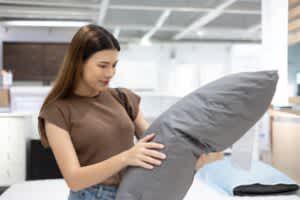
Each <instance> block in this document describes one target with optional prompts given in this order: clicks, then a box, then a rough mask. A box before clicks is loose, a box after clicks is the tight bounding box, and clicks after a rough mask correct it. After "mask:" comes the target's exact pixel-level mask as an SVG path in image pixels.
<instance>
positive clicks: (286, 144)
mask: <svg viewBox="0 0 300 200" xmlns="http://www.w3.org/2000/svg"><path fill="white" fill-rule="evenodd" d="M299 130H300V123H297V122H288V121H273V125H272V131H273V133H272V163H273V166H274V167H276V168H277V169H279V170H281V171H282V172H284V173H286V174H287V175H288V176H290V177H291V178H293V179H294V180H295V181H297V182H298V183H300V170H299V169H300V160H299V159H298V152H299V151H300V131H299Z"/></svg>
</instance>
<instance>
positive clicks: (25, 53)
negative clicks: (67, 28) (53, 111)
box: [3, 42, 68, 81]
mask: <svg viewBox="0 0 300 200" xmlns="http://www.w3.org/2000/svg"><path fill="white" fill-rule="evenodd" d="M67 48H68V44H67V43H23V42H5V43H4V44H3V62H4V66H3V67H4V68H5V69H11V70H12V71H13V75H14V80H15V81H16V80H17V81H53V80H54V79H55V77H56V75H57V72H58V69H59V67H60V65H61V63H62V61H63V57H64V54H65V52H66V50H67Z"/></svg>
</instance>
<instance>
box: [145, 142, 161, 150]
mask: <svg viewBox="0 0 300 200" xmlns="http://www.w3.org/2000/svg"><path fill="white" fill-rule="evenodd" d="M144 147H146V148H148V149H163V148H164V147H165V146H164V145H163V144H160V143H156V142H148V143H145V144H144Z"/></svg>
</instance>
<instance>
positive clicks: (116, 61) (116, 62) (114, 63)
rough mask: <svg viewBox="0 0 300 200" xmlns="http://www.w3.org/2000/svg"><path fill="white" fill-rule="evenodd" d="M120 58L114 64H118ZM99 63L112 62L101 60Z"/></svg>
mask: <svg viewBox="0 0 300 200" xmlns="http://www.w3.org/2000/svg"><path fill="white" fill-rule="evenodd" d="M118 61H119V60H117V61H116V62H115V63H114V64H116V63H117V62H118ZM99 63H103V64H110V62H109V61H100V62H99Z"/></svg>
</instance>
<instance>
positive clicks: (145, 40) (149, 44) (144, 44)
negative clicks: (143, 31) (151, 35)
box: [140, 38, 152, 46]
mask: <svg viewBox="0 0 300 200" xmlns="http://www.w3.org/2000/svg"><path fill="white" fill-rule="evenodd" d="M140 44H141V45H142V46H151V45H152V42H151V41H150V40H149V39H147V38H143V39H141V41H140Z"/></svg>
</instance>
